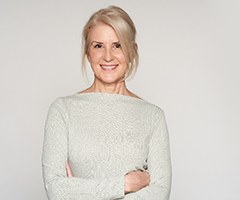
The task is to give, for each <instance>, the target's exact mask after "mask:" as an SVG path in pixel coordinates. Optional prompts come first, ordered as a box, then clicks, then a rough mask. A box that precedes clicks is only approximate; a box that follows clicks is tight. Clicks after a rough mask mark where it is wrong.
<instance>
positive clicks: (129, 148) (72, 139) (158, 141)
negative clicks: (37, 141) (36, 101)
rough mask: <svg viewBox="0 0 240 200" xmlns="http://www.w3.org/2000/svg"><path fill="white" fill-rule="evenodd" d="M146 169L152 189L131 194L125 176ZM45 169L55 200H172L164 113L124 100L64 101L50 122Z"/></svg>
mask: <svg viewBox="0 0 240 200" xmlns="http://www.w3.org/2000/svg"><path fill="white" fill-rule="evenodd" d="M67 163H69V165H70V167H71V170H72V173H73V177H68V176H67V173H66V164H67ZM145 167H147V170H148V172H149V173H150V180H151V181H150V185H149V186H147V187H144V188H143V189H141V190H139V191H137V192H134V193H128V194H125V193H124V176H125V175H126V174H127V173H128V172H130V171H132V170H136V169H143V168H145ZM42 169H43V180H44V185H45V189H46V193H47V196H48V199H49V200H116V199H125V200H168V199H169V195H170V188H171V176H172V169H171V159H170V147H169V136H168V129H167V125H166V120H165V115H164V112H163V110H162V109H161V108H160V107H158V106H157V105H154V104H152V103H150V102H148V101H146V100H144V99H139V98H136V97H131V96H126V95H122V94H114V93H102V92H91V93H79V94H73V95H69V96H64V97H58V98H57V99H56V100H55V101H53V102H52V104H51V105H50V107H49V110H48V114H47V118H46V122H45V129H44V142H43V151H42Z"/></svg>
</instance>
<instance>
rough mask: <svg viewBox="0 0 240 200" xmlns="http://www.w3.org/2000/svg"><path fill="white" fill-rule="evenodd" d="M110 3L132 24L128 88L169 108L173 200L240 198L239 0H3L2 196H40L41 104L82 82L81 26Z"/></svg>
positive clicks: (26, 199)
mask: <svg viewBox="0 0 240 200" xmlns="http://www.w3.org/2000/svg"><path fill="white" fill-rule="evenodd" d="M110 4H115V5H120V6H122V7H123V8H124V9H125V10H126V11H127V12H128V13H129V14H130V15H131V17H132V19H133V21H134V22H135V24H136V27H137V30H138V37H137V41H138V44H139V49H140V58H141V59H140V66H139V70H138V72H137V74H136V76H135V77H134V78H133V79H132V80H131V81H129V82H127V85H128V88H129V89H130V90H132V91H133V92H135V93H136V94H137V95H139V96H141V97H142V98H144V99H145V100H148V101H150V102H152V103H154V104H156V105H158V106H160V107H161V108H162V109H163V110H164V111H165V113H166V117H167V122H168V128H169V134H170V140H171V154H172V164H173V184H172V193H171V200H239V199H240V190H239V183H240V155H239V154H240V153H239V152H240V147H239V142H240V134H239V133H240V132H239V131H240V117H239V113H240V106H239V102H240V95H239V91H240V80H239V75H240V73H239V72H240V70H239V67H240V62H239V46H240V40H239V35H240V30H239V19H240V14H239V10H240V1H237V0H236V1H234V0H208V1H207V0H198V1H196V0H155V1H153V0H152V1H137V0H136V1H130V0H122V1H114V0H112V1H103V0H101V1H96V0H95V1H93V0H87V1H81V0H69V1H63V0H53V1H52V0H48V1H46V0H42V1H40V0H39V1H34V0H18V1H17V0H8V1H7V0H6V1H0V34H1V35H0V67H1V71H0V91H1V98H0V111H1V120H0V131H1V133H0V156H1V166H0V171H1V178H0V190H1V191H0V199H7V200H32V199H35V200H44V199H46V196H45V191H44V187H43V182H42V169H41V150H42V149H41V148H42V142H43V128H44V123H45V118H46V114H47V109H48V107H49V105H50V103H51V102H52V101H53V100H55V98H57V97H58V96H65V95H70V94H73V93H76V92H78V91H80V90H83V89H85V88H86V87H88V85H87V84H86V83H85V82H84V81H83V79H82V76H81V70H80V62H81V57H80V53H81V46H80V44H81V37H80V34H81V30H82V27H83V25H84V23H85V22H86V20H87V19H88V18H89V16H90V14H92V13H93V12H94V11H96V10H97V9H99V8H102V7H105V6H107V5H110ZM89 72H90V71H89ZM90 80H92V76H90Z"/></svg>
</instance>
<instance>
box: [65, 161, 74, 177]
mask: <svg viewBox="0 0 240 200" xmlns="http://www.w3.org/2000/svg"><path fill="white" fill-rule="evenodd" d="M66 171H67V176H68V177H73V175H72V170H71V168H70V165H69V164H68V163H67V166H66Z"/></svg>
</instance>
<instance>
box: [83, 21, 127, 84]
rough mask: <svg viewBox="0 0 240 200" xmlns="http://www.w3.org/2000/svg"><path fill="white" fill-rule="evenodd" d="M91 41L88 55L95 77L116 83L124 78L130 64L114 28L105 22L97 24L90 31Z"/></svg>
mask: <svg viewBox="0 0 240 200" xmlns="http://www.w3.org/2000/svg"><path fill="white" fill-rule="evenodd" d="M89 41H90V46H89V50H88V55H87V57H88V61H89V63H90V64H91V67H92V70H93V72H94V76H95V79H98V80H99V81H102V82H105V83H114V82H117V81H119V80H121V79H122V78H124V75H125V73H126V71H127V68H128V66H127V63H126V61H125V57H124V54H123V51H122V48H121V44H120V42H119V39H118V37H117V35H116V33H115V31H114V30H113V28H111V27H110V26H108V25H106V24H103V23H99V24H97V25H95V26H94V27H92V28H91V30H90V32H89Z"/></svg>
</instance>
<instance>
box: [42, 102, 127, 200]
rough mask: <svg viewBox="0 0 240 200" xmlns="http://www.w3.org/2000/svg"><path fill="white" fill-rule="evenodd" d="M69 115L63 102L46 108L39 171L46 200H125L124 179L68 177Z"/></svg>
mask: <svg viewBox="0 0 240 200" xmlns="http://www.w3.org/2000/svg"><path fill="white" fill-rule="evenodd" d="M67 158H68V115H67V110H66V108H65V106H64V102H63V100H62V99H60V98H59V99H57V100H56V101H55V102H53V103H52V104H51V106H50V108H49V111H48V115H47V119H46V124H45V134H44V142H43V152H42V169H43V179H44V184H45V189H46V192H47V195H48V199H49V200H70V199H74V200H78V199H79V200H80V199H81V200H85V199H95V200H101V199H109V200H110V199H117V198H123V197H124V177H123V176H121V177H111V178H107V179H102V180H93V179H83V178H77V177H67V173H66V164H67Z"/></svg>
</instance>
